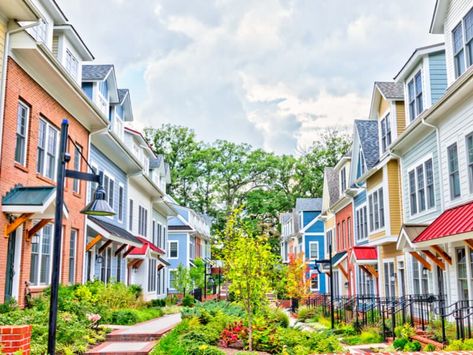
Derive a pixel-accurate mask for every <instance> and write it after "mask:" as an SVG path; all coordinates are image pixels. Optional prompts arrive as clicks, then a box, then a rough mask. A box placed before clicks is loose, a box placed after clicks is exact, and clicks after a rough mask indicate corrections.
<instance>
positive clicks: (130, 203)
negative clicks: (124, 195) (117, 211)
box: [127, 198, 135, 232]
mask: <svg viewBox="0 0 473 355" xmlns="http://www.w3.org/2000/svg"><path fill="white" fill-rule="evenodd" d="M134 208H135V201H134V200H133V199H132V198H129V199H128V216H127V217H128V230H129V231H130V232H133V225H134V222H133V218H134V215H133V213H134Z"/></svg>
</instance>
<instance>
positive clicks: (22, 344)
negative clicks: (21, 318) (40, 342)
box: [0, 325, 31, 355]
mask: <svg viewBox="0 0 473 355" xmlns="http://www.w3.org/2000/svg"><path fill="white" fill-rule="evenodd" d="M30 343H31V325H22V326H3V327H0V353H2V354H5V355H13V354H14V353H15V352H17V351H21V353H22V354H23V355H29V354H30Z"/></svg>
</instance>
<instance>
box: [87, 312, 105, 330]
mask: <svg viewBox="0 0 473 355" xmlns="http://www.w3.org/2000/svg"><path fill="white" fill-rule="evenodd" d="M86 317H87V320H88V321H89V322H90V323H91V326H92V328H97V326H98V325H99V320H101V319H102V317H101V316H100V314H97V313H88V314H87V316H86Z"/></svg>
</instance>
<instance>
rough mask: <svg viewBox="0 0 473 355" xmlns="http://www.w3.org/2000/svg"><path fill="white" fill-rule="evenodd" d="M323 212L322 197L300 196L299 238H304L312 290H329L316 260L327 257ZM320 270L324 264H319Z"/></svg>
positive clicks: (298, 201) (298, 203) (308, 275)
mask: <svg viewBox="0 0 473 355" xmlns="http://www.w3.org/2000/svg"><path fill="white" fill-rule="evenodd" d="M321 212H322V199H321V198H298V199H297V200H296V213H297V215H298V216H299V218H300V230H299V238H302V245H303V251H304V256H305V259H306V262H307V266H308V270H309V271H308V273H307V277H308V278H309V279H310V291H311V292H315V293H322V294H323V293H326V292H327V284H326V283H327V281H326V275H325V274H324V273H319V272H318V271H317V270H315V263H314V261H316V260H322V259H324V258H325V238H324V235H325V234H324V224H323V222H322V221H321V220H319V215H320V213H321ZM319 268H320V270H321V269H322V266H321V265H319Z"/></svg>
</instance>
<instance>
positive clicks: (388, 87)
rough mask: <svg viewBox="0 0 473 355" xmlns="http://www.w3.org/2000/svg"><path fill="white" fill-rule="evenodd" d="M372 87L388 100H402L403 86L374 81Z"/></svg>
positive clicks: (389, 82)
mask: <svg viewBox="0 0 473 355" xmlns="http://www.w3.org/2000/svg"><path fill="white" fill-rule="evenodd" d="M374 85H375V86H376V87H377V88H378V90H379V91H380V92H381V94H383V96H384V97H385V98H386V99H388V100H404V86H403V84H402V83H395V82H393V81H376V82H375V83H374Z"/></svg>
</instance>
